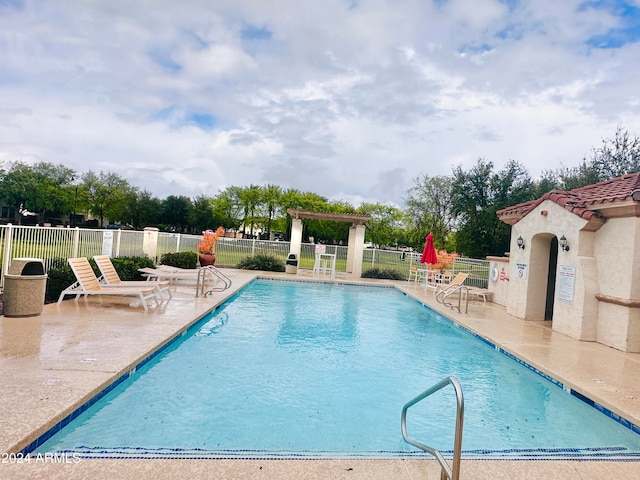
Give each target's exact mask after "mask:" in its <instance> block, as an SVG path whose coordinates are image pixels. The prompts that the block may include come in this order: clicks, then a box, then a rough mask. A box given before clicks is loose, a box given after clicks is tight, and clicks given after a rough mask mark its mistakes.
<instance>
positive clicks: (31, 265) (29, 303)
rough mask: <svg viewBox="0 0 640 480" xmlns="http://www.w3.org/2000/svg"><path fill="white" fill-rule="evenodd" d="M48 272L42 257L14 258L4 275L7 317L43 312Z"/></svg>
mask: <svg viewBox="0 0 640 480" xmlns="http://www.w3.org/2000/svg"><path fill="white" fill-rule="evenodd" d="M46 289H47V274H46V273H44V261H43V260H42V259H40V258H14V259H13V260H12V261H11V265H9V273H7V274H6V275H5V276H4V294H3V295H4V296H3V302H4V304H3V310H4V312H3V313H4V316H5V317H35V316H37V315H40V314H41V313H42V309H43V308H44V295H45V291H46Z"/></svg>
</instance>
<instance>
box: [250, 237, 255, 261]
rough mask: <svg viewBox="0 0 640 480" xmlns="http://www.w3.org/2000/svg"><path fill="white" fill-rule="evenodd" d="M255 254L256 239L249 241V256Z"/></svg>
mask: <svg viewBox="0 0 640 480" xmlns="http://www.w3.org/2000/svg"><path fill="white" fill-rule="evenodd" d="M255 256H256V239H255V238H254V239H253V240H252V241H251V258H253V257H255Z"/></svg>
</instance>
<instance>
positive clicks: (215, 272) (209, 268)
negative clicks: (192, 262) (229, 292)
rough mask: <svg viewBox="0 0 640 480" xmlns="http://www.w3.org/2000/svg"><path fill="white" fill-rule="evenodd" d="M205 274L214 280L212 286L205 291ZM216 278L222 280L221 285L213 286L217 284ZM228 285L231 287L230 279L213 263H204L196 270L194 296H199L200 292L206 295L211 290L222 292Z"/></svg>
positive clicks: (210, 292)
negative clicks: (196, 277) (204, 264)
mask: <svg viewBox="0 0 640 480" xmlns="http://www.w3.org/2000/svg"><path fill="white" fill-rule="evenodd" d="M207 275H210V276H212V277H213V278H214V280H215V283H214V287H213V288H210V289H209V290H207V291H205V285H206V283H207V282H206V276H207ZM218 280H221V281H222V284H223V285H222V287H216V286H215V285H217V284H218ZM229 287H231V279H230V278H229V277H227V276H226V275H225V274H224V273H222V272H221V271H220V270H219V269H217V268H216V267H214V266H213V265H206V266H204V267H202V268H200V269H199V270H198V279H197V282H196V297H199V296H200V294H202V296H203V297H206V296H207V295H211V294H212V293H213V292H222V291H224V290H226V289H227V288H229Z"/></svg>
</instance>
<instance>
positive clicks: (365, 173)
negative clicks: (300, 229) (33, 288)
mask: <svg viewBox="0 0 640 480" xmlns="http://www.w3.org/2000/svg"><path fill="white" fill-rule="evenodd" d="M617 125H621V126H622V127H623V128H625V129H627V130H628V131H629V132H630V133H631V134H632V135H635V136H640V0H627V1H620V0H591V1H579V0H561V1H558V0H554V1H551V0H522V1H521V0H502V1H498V0H180V1H176V0H0V161H14V160H21V161H25V162H37V161H45V162H51V163H55V164H58V163H62V164H64V165H66V166H68V167H71V168H73V169H75V170H77V171H78V172H84V171H87V170H94V171H96V172H99V171H111V172H117V173H119V174H120V175H122V176H123V177H125V178H126V179H127V180H129V182H130V183H131V184H133V185H134V186H137V187H140V188H144V189H147V190H149V191H151V192H152V193H153V194H154V195H156V196H158V197H159V198H165V197H167V196H168V195H187V196H190V197H194V196H196V195H199V194H204V195H207V196H213V195H215V194H216V193H217V192H218V190H219V189H224V188H225V187H227V186H230V185H236V186H248V185H250V184H258V185H264V184H277V185H280V186H282V187H285V188H296V189H299V190H302V191H312V192H314V193H318V194H320V195H324V196H326V197H328V198H329V199H332V200H337V199H342V200H346V201H349V202H351V203H352V204H354V205H356V206H357V205H359V204H360V202H362V201H380V202H395V203H398V204H400V203H401V201H402V198H403V196H404V194H405V192H406V190H407V189H408V188H409V187H410V186H411V183H412V180H413V179H414V178H416V177H417V176H419V175H422V174H425V173H427V174H429V175H449V174H450V173H451V172H452V168H453V167H455V166H458V165H461V166H462V167H463V168H469V167H471V166H472V165H473V164H474V163H475V162H476V160H477V159H478V158H480V157H482V158H484V159H486V160H488V161H491V162H493V163H494V165H495V168H496V170H498V169H500V168H502V167H503V166H504V164H505V162H506V161H508V160H510V159H513V160H517V161H519V162H521V163H523V164H524V165H525V166H526V167H527V168H528V170H529V172H530V173H531V175H532V176H533V177H534V178H537V177H538V176H539V175H540V173H541V172H542V171H543V170H545V169H553V168H556V167H557V166H559V165H560V164H562V165H565V166H575V165H577V164H578V162H580V160H581V159H583V158H584V157H585V156H588V155H589V154H590V153H591V151H592V149H593V148H594V147H597V146H599V145H600V144H601V143H602V139H603V138H613V136H614V135H615V130H616V126H617Z"/></svg>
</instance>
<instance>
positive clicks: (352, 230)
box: [347, 225, 356, 273]
mask: <svg viewBox="0 0 640 480" xmlns="http://www.w3.org/2000/svg"><path fill="white" fill-rule="evenodd" d="M355 244H356V227H355V225H351V227H349V240H348V241H347V273H353V260H354V258H355V255H354V247H355Z"/></svg>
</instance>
